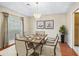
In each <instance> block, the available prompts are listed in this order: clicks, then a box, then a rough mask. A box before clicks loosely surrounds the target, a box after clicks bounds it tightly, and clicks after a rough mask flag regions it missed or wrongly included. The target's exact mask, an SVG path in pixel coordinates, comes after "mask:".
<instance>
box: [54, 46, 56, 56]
mask: <svg viewBox="0 0 79 59" xmlns="http://www.w3.org/2000/svg"><path fill="white" fill-rule="evenodd" d="M54 56H56V47H55V48H54Z"/></svg>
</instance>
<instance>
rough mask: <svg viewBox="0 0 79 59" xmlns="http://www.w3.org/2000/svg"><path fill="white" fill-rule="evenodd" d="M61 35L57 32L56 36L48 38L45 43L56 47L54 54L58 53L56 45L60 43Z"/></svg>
mask: <svg viewBox="0 0 79 59" xmlns="http://www.w3.org/2000/svg"><path fill="white" fill-rule="evenodd" d="M58 40H59V36H58V34H57V36H56V38H51V39H47V40H46V43H45V45H47V46H51V47H54V49H53V51H54V56H55V55H56V46H57V44H58Z"/></svg>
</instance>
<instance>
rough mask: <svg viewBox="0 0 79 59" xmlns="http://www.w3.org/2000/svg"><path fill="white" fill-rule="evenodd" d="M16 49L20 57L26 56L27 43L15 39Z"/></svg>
mask: <svg viewBox="0 0 79 59" xmlns="http://www.w3.org/2000/svg"><path fill="white" fill-rule="evenodd" d="M15 47H16V52H17V55H18V56H26V55H27V49H26V42H25V41H23V40H19V39H15Z"/></svg>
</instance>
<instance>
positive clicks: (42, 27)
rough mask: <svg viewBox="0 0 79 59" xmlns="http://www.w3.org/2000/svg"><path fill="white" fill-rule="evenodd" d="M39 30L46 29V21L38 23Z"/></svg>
mask: <svg viewBox="0 0 79 59" xmlns="http://www.w3.org/2000/svg"><path fill="white" fill-rule="evenodd" d="M36 25H37V29H44V26H45V24H44V21H42V20H40V21H37V24H36Z"/></svg>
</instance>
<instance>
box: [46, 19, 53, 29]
mask: <svg viewBox="0 0 79 59" xmlns="http://www.w3.org/2000/svg"><path fill="white" fill-rule="evenodd" d="M45 29H54V20H46V21H45Z"/></svg>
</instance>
